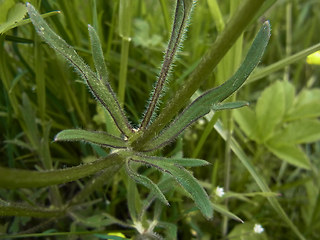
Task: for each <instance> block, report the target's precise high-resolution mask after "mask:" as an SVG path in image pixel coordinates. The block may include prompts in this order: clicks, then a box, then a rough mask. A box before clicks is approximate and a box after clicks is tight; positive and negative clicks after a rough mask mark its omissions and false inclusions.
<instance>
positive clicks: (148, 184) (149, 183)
mask: <svg viewBox="0 0 320 240" xmlns="http://www.w3.org/2000/svg"><path fill="white" fill-rule="evenodd" d="M126 170H127V173H128V175H129V176H130V177H131V178H132V179H134V180H135V181H136V182H138V183H140V184H142V185H143V186H145V187H146V188H148V189H149V190H150V191H151V192H152V193H153V194H154V195H155V196H156V197H157V198H158V199H159V200H160V201H161V202H162V203H164V204H165V205H169V203H168V200H167V199H166V197H165V196H164V195H163V193H162V192H161V190H160V189H159V187H158V186H157V184H155V183H154V182H152V181H151V180H150V179H149V178H147V177H146V176H143V175H140V174H138V173H136V172H135V171H134V170H133V169H132V168H131V167H130V159H129V160H127V163H126Z"/></svg>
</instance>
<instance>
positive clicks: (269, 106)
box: [0, 0, 320, 239]
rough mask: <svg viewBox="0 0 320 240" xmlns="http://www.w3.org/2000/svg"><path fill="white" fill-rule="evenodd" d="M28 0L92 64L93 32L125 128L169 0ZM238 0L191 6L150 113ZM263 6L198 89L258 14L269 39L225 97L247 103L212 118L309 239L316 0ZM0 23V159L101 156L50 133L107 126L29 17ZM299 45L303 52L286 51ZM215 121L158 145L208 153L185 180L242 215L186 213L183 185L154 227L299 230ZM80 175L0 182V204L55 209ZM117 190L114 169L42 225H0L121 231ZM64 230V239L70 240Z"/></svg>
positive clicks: (210, 231) (167, 19)
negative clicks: (48, 181)
mask: <svg viewBox="0 0 320 240" xmlns="http://www.w3.org/2000/svg"><path fill="white" fill-rule="evenodd" d="M20 2H22V3H23V1H14V0H1V1H0V4H1V12H2V13H1V16H0V24H4V23H5V22H6V21H8V19H9V16H11V17H12V16H15V14H16V13H17V14H18V12H19V10H18V8H17V9H14V6H15V4H18V3H20ZM30 2H31V3H32V4H33V5H34V6H36V7H38V10H39V11H40V12H41V13H47V12H51V11H54V10H60V11H61V13H59V14H53V15H52V16H50V17H47V18H46V21H47V22H48V24H49V25H50V26H51V27H52V28H53V29H54V30H55V31H56V32H57V33H58V34H59V35H60V36H61V37H62V38H63V39H65V40H66V41H67V42H68V43H69V44H70V45H72V46H74V47H75V49H76V50H77V51H78V53H79V54H80V56H82V57H83V58H84V59H85V61H86V62H87V63H88V64H89V65H91V66H93V61H92V58H91V49H90V44H89V37H88V32H87V24H91V25H92V26H94V27H95V28H96V29H97V30H98V34H99V36H100V39H101V43H102V47H103V51H104V56H105V59H106V61H107V64H108V67H109V74H110V76H109V77H110V80H109V81H110V83H111V85H112V87H113V88H114V90H115V92H117V93H118V95H119V96H120V99H121V100H122V101H124V102H123V104H124V107H125V109H126V111H127V114H128V116H129V118H130V120H131V122H132V123H133V124H136V125H137V124H138V123H139V119H140V117H141V115H142V113H143V111H144V109H145V106H146V101H147V100H148V99H149V92H150V91H151V90H152V87H153V83H154V82H155V80H156V76H157V73H158V72H159V67H160V63H161V61H162V58H163V51H164V49H165V46H166V44H167V40H168V38H169V34H170V30H171V22H172V19H173V18H172V14H173V12H174V4H175V1H173V0H170V1H167V0H148V1H132V3H131V5H130V7H129V8H128V9H127V10H126V11H124V12H121V11H120V9H121V8H120V7H121V4H123V2H122V1H120V0H116V1H109V0H108V1H100V0H77V1H63V0H46V1H30ZM215 4H217V5H216V6H215ZM239 4H241V1H238V0H233V1H214V0H212V1H211V0H207V1H205V0H201V1H200V0H199V1H197V4H196V7H195V8H194V11H193V17H192V20H191V22H190V26H189V30H188V32H187V34H186V40H185V42H184V46H183V48H182V49H181V52H180V54H179V58H178V60H177V61H176V63H175V67H174V70H173V71H172V74H171V77H170V84H169V86H168V88H167V91H166V95H165V96H164V99H163V104H162V106H160V110H161V108H162V107H163V105H165V103H166V102H167V100H168V99H170V98H171V97H172V96H173V95H174V94H175V92H176V91H177V89H179V88H180V87H181V85H183V82H184V80H185V79H186V77H187V76H188V74H190V72H192V70H193V69H194V68H195V66H196V65H197V63H198V62H199V60H200V59H201V56H202V55H203V54H204V53H205V51H206V50H207V49H208V47H209V46H211V45H212V43H213V42H214V40H215V38H216V37H217V35H218V34H219V32H221V31H222V29H223V28H224V25H225V24H226V23H227V21H228V19H229V18H230V17H231V16H232V14H233V13H234V12H235V11H236V9H237V7H238V5H239ZM268 4H270V5H271V7H270V8H269V7H268ZM217 6H218V7H219V8H217ZM218 9H219V10H220V11H218ZM265 9H267V10H266V11H265V12H264V13H263V14H260V15H262V16H258V17H257V19H255V20H254V21H252V23H251V25H250V26H249V27H248V28H247V30H246V31H245V32H244V33H243V35H242V36H241V37H240V39H239V40H238V41H237V43H236V44H235V46H234V47H233V48H232V50H231V51H230V52H229V53H228V54H227V55H226V57H225V58H224V59H223V60H222V61H221V63H220V64H219V65H218V67H217V68H216V69H215V71H214V72H213V74H212V76H211V77H210V78H209V79H208V80H207V81H206V82H205V84H203V85H202V86H201V89H199V93H200V92H202V91H204V90H206V89H209V88H212V87H214V86H217V85H218V84H221V83H222V82H224V81H225V80H227V78H228V77H229V76H231V75H232V73H233V72H234V71H235V69H236V68H237V67H238V66H239V64H240V63H241V61H242V59H243V56H244V55H245V53H246V51H247V49H248V48H249V46H250V43H251V42H252V39H253V37H254V35H255V34H256V33H257V31H258V29H259V28H260V27H261V25H262V23H263V21H264V20H269V21H270V23H271V26H272V35H271V39H270V42H269V45H268V47H267V50H266V52H265V55H264V57H263V60H262V62H261V63H260V65H259V67H258V69H257V70H256V71H255V72H254V73H253V74H252V76H251V77H250V78H249V80H248V82H247V83H246V84H245V86H244V87H243V88H241V90H240V91H239V92H238V94H237V96H233V98H237V99H241V100H247V101H249V102H250V107H248V108H247V109H246V110H244V109H241V110H237V111H234V112H227V113H223V114H219V115H215V116H217V117H219V118H220V119H221V122H222V123H223V124H224V126H225V128H226V129H227V130H228V132H229V133H231V134H232V135H233V138H234V139H235V140H236V141H237V147H238V148H239V149H241V151H242V152H243V153H245V156H246V158H247V159H249V162H251V164H252V165H254V167H255V170H256V172H257V173H258V178H260V177H261V179H264V180H265V181H266V183H267V185H268V186H269V188H270V189H271V190H272V192H274V193H277V194H278V195H277V196H278V197H277V200H278V201H279V203H280V204H281V206H282V208H283V210H284V212H285V213H286V214H287V216H288V218H289V220H290V221H291V223H292V224H293V225H294V226H295V227H296V228H297V229H299V231H300V232H301V234H302V235H303V236H304V237H305V239H319V238H320V231H319V229H320V190H319V186H320V172H319V170H320V142H319V139H320V136H319V135H320V133H319V131H320V125H319V120H318V118H319V116H320V107H319V106H320V90H319V85H320V84H319V76H320V67H319V65H316V64H307V63H306V56H307V55H308V54H307V53H306V51H305V49H307V48H309V47H311V46H315V47H314V48H313V51H316V50H319V49H320V47H319V42H320V41H319V40H320V38H319V32H318V31H319V30H318V28H319V25H320V15H319V12H320V3H319V1H316V0H314V1H312V0H278V1H266V4H265ZM0 26H1V25H0ZM2 26H3V25H2ZM0 29H1V30H2V31H3V32H2V34H1V35H0V79H1V81H0V89H1V93H0V132H1V134H0V165H1V166H5V167H10V168H21V169H30V170H34V169H37V170H43V169H58V168H59V169H60V168H65V167H69V166H76V165H79V164H83V163H88V162H91V161H93V160H95V159H97V158H98V157H101V156H106V155H107V154H108V151H107V150H105V149H101V148H99V147H97V146H91V145H85V144H81V143H53V142H52V141H53V139H54V136H55V134H57V133H58V132H59V131H61V130H63V129H69V128H83V129H91V130H105V129H108V130H109V132H110V131H111V132H112V131H113V129H112V128H113V126H111V127H110V124H108V123H110V119H109V118H108V116H107V115H106V114H105V112H104V111H103V110H102V109H101V108H100V106H98V105H97V104H96V102H95V101H94V99H93V98H92V96H91V94H90V93H89V91H88V89H87V87H86V86H85V84H84V83H83V82H82V80H81V79H80V78H79V76H78V75H77V74H76V73H75V72H73V70H72V69H71V68H70V67H69V66H68V64H66V63H65V62H64V61H62V60H61V59H60V57H58V56H57V55H56V54H55V53H54V51H53V50H52V49H51V48H49V47H48V46H47V45H46V44H43V43H42V42H41V39H40V38H39V37H38V36H37V35H36V33H35V31H34V28H33V26H32V25H31V24H26V25H23V26H19V27H17V28H13V29H10V30H9V31H6V32H5V31H4V29H3V28H0ZM317 44H318V45H317ZM299 52H301V53H302V55H299V56H296V57H295V58H293V59H292V58H290V56H292V55H294V54H296V53H299ZM283 60H284V61H283ZM281 61H282V62H281ZM290 61H291V62H290ZM289 63H292V64H290V65H289ZM268 66H269V67H270V66H271V67H270V68H267V67H268ZM120 79H122V80H120ZM124 79H125V81H123V80H124ZM121 81H123V82H122V83H121V84H119V82H121ZM280 105H281V106H282V107H281V106H280ZM216 120H217V119H216V118H213V117H212V115H210V114H209V116H207V117H206V118H204V119H202V120H200V121H198V122H197V123H195V124H194V125H192V127H190V128H189V129H187V131H185V134H184V135H183V137H181V138H179V139H178V140H177V141H176V143H173V144H172V145H171V146H170V147H167V148H165V149H164V150H163V152H162V153H161V154H163V155H165V156H172V155H178V154H180V155H183V156H185V157H197V158H201V159H205V160H207V161H209V162H211V163H212V165H211V166H209V167H202V168H197V169H192V170H193V172H194V175H195V177H196V178H197V179H199V180H200V181H201V183H202V184H203V186H204V187H205V188H206V190H207V192H208V194H210V195H211V196H212V199H213V202H215V203H216V204H221V205H225V207H227V208H228V210H229V211H230V212H232V213H234V214H236V215H237V216H238V217H240V218H241V219H242V220H243V221H244V222H245V223H244V224H242V223H240V222H238V221H235V220H231V219H228V217H226V216H225V215H220V214H218V213H217V214H215V217H214V219H213V220H212V221H207V220H205V219H204V218H203V217H202V216H201V214H199V213H198V212H195V211H193V210H192V206H193V205H192V202H191V201H189V200H188V201H186V199H185V198H182V196H183V195H182V194H181V193H179V192H170V194H168V199H169V202H170V204H171V206H170V207H165V208H162V210H161V212H160V213H159V216H160V217H159V219H161V221H162V222H163V223H166V224H167V225H163V226H162V228H159V229H156V231H157V230H158V232H159V233H160V234H162V235H165V233H164V232H165V230H164V229H166V231H169V230H170V229H171V230H172V231H173V232H174V231H177V236H178V239H226V238H227V237H229V238H230V239H240V237H244V239H298V238H300V239H303V237H301V236H300V237H299V236H298V235H299V234H298V235H297V233H295V232H294V231H292V228H290V227H289V225H290V224H288V222H286V221H284V220H283V217H281V213H280V214H279V212H277V211H275V208H273V207H272V206H271V205H272V204H270V202H268V197H269V195H268V194H267V193H265V192H264V193H261V189H260V188H259V187H258V184H257V180H254V179H253V178H252V175H250V173H249V172H248V169H247V168H246V167H245V166H244V165H243V162H242V161H239V156H238V155H237V154H234V153H233V152H234V151H235V150H234V148H232V147H231V143H230V141H226V140H225V139H223V138H222V137H221V134H219V131H218V132H217V131H216V130H214V124H215V123H216ZM270 122H271V123H270ZM256 125H257V126H256ZM216 128H217V127H216ZM306 129H307V130H306ZM220 133H221V132H220ZM227 139H228V138H227ZM230 139H231V138H230V137H229V140H230ZM282 143H286V144H282ZM287 143H288V144H287ZM289 143H290V144H289ZM284 145H285V146H284ZM147 171H148V170H147ZM147 174H148V173H147ZM149 174H150V173H149ZM89 179H90V178H84V179H81V180H78V181H75V182H72V183H68V184H63V185H59V186H57V187H50V188H39V189H36V188H35V189H17V190H7V189H0V201H2V200H1V199H3V200H5V201H10V202H24V203H25V204H28V205H30V206H47V207H50V206H59V205H62V204H63V203H64V202H67V201H69V200H70V199H72V197H73V196H74V195H75V194H76V193H77V192H78V191H79V189H81V188H82V187H83V186H84V185H85V183H86V182H88V181H89ZM217 186H220V187H224V191H225V195H223V196H222V197H219V196H217V194H216V193H215V190H216V187H217ZM127 188H128V184H127V180H126V178H125V176H124V174H122V173H120V174H117V175H116V176H115V177H114V178H113V179H109V180H108V181H106V184H105V185H104V186H102V187H101V189H97V190H96V191H95V192H94V193H93V194H91V195H90V196H86V199H83V202H82V204H81V205H78V206H77V207H78V208H77V209H76V211H74V212H70V213H69V214H68V215H66V216H65V217H60V218H50V219H45V220H43V219H41V218H40V219H39V218H31V217H28V216H15V217H0V233H21V234H22V233H23V234H26V233H29V234H30V235H28V236H29V237H32V236H34V237H36V236H37V235H36V234H35V233H43V234H42V235H41V234H40V235H39V236H43V237H44V236H45V234H47V233H49V232H53V233H59V232H86V231H89V230H96V231H98V230H106V231H111V232H115V231H116V232H122V233H124V234H125V235H126V236H127V237H130V236H132V235H133V234H134V230H132V229H130V228H125V227H123V225H124V224H122V223H124V222H127V221H130V215H129V214H128V209H127ZM139 190H140V196H141V197H142V198H143V196H145V194H146V193H147V192H146V189H144V188H143V187H141V188H140V187H139ZM270 194H271V193H270ZM156 207H157V206H155V208H156ZM111 216H113V217H114V218H116V219H113V218H112V217H111ZM131 217H132V216H131ZM150 218H152V217H151V215H150ZM256 223H259V224H261V225H262V226H263V228H264V232H263V233H262V234H255V233H254V232H253V226H254V224H256ZM290 229H291V230H290ZM169 235H170V234H169ZM169 235H168V236H169ZM73 237H74V236H73ZM73 237H72V236H71V237H70V239H77V238H76V237H74V238H73ZM100 237H101V236H100ZM231 237H232V238H231ZM56 238H57V239H58V237H56ZM60 238H61V239H65V238H66V237H65V236H61V237H60ZM86 238H87V239H94V238H96V239H98V238H99V236H98V235H96V236H95V237H93V236H85V235H83V236H81V239H86ZM241 239H243V238H241Z"/></svg>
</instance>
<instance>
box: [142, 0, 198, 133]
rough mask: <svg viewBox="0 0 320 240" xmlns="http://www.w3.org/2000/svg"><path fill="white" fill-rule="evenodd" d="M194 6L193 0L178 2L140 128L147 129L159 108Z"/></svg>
mask: <svg viewBox="0 0 320 240" xmlns="http://www.w3.org/2000/svg"><path fill="white" fill-rule="evenodd" d="M192 6H193V0H178V1H177V6H176V11H175V17H174V22H173V26H172V32H171V36H170V40H169V43H168V47H167V50H166V53H165V56H164V60H163V63H162V66H161V71H160V74H159V77H158V81H157V84H156V86H155V88H154V91H153V95H152V98H151V100H150V102H149V105H148V108H147V110H146V113H145V115H144V118H143V120H142V122H141V126H140V128H146V127H147V126H148V124H149V122H150V120H151V118H152V116H153V114H154V110H155V108H156V106H157V103H158V100H159V98H160V97H161V94H162V89H163V87H164V85H165V83H166V80H167V77H168V74H169V72H170V69H171V67H172V63H173V62H174V58H175V56H176V53H177V51H178V50H179V47H180V45H181V43H182V40H183V36H184V33H185V31H186V27H187V25H188V20H189V17H190V15H191V10H192Z"/></svg>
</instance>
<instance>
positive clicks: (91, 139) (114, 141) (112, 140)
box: [54, 129, 128, 148]
mask: <svg viewBox="0 0 320 240" xmlns="http://www.w3.org/2000/svg"><path fill="white" fill-rule="evenodd" d="M54 140H55V141H84V142H87V143H93V144H97V145H100V146H102V147H113V148H127V147H128V146H127V142H126V141H124V140H123V139H121V138H118V137H115V136H112V135H110V134H108V133H106V132H98V131H87V130H82V129H68V130H63V131H61V132H59V133H58V134H57V135H56V136H55V138H54Z"/></svg>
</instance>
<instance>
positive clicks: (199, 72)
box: [133, 0, 264, 148]
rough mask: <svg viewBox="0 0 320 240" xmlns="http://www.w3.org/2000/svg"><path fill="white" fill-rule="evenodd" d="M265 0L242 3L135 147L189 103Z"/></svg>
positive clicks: (143, 142) (148, 138) (140, 145)
mask: <svg viewBox="0 0 320 240" xmlns="http://www.w3.org/2000/svg"><path fill="white" fill-rule="evenodd" d="M263 3H264V0H247V1H246V2H245V3H244V4H243V5H242V7H240V9H239V10H238V11H237V12H236V13H235V14H234V15H233V17H232V18H231V20H230V21H229V23H228V24H227V25H226V27H225V29H224V31H223V32H222V33H221V34H220V35H219V36H218V38H217V39H216V41H215V42H214V44H213V45H212V47H211V48H210V49H209V50H208V51H207V53H206V54H205V56H204V57H203V58H202V60H201V62H200V63H199V65H198V67H197V68H196V69H195V70H194V71H193V72H192V74H191V75H190V77H189V78H188V80H187V81H186V83H185V85H184V86H183V87H182V88H181V90H179V91H178V92H177V93H176V94H175V96H174V97H173V99H172V100H171V101H170V102H169V103H168V104H167V107H166V108H165V109H163V111H162V113H161V114H160V115H159V116H158V117H157V119H156V120H155V121H154V122H153V123H152V124H151V125H150V127H149V128H148V129H146V131H144V133H143V134H142V135H141V136H140V137H139V138H138V139H137V140H136V141H135V142H133V146H134V147H135V148H141V147H142V146H143V144H145V143H146V142H147V141H149V140H150V139H152V138H153V137H154V136H156V135H157V134H158V133H159V132H160V131H161V130H162V129H163V127H164V126H166V125H167V124H168V123H169V122H170V121H171V119H172V118H173V117H174V115H176V114H177V113H178V112H179V110H180V109H181V108H182V107H184V106H185V105H186V104H187V103H188V101H189V99H190V97H191V96H192V94H193V93H194V92H195V91H196V90H197V89H198V88H199V87H200V85H201V83H202V82H203V81H204V80H206V79H207V78H208V76H209V75H210V74H211V72H212V71H213V69H214V68H215V67H216V66H217V64H218V63H219V62H220V60H221V59H222V57H223V56H224V55H225V54H226V53H227V51H228V50H229V49H230V48H231V46H232V45H233V44H234V43H235V41H236V40H237V38H238V37H239V36H240V34H241V33H242V32H243V31H244V29H245V28H246V27H247V26H248V25H249V23H250V22H251V20H252V19H253V18H254V17H255V14H256V12H257V11H258V10H259V8H260V7H261V6H262V4H263Z"/></svg>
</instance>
